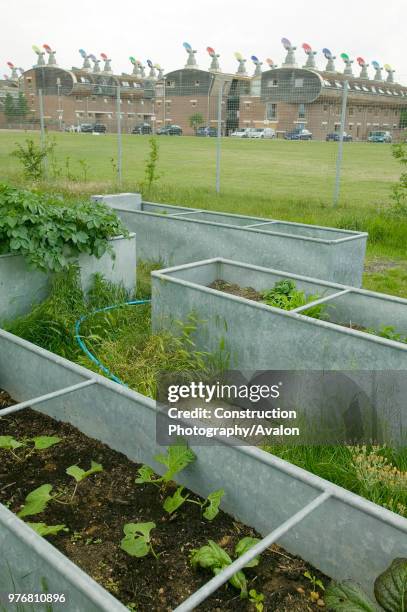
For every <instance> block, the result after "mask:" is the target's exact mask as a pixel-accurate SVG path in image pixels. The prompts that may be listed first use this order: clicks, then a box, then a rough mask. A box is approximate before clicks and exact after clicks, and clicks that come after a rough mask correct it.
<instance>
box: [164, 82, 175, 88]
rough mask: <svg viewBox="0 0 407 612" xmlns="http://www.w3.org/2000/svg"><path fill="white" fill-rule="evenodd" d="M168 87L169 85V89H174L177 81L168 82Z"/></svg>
mask: <svg viewBox="0 0 407 612" xmlns="http://www.w3.org/2000/svg"><path fill="white" fill-rule="evenodd" d="M166 85H167V87H171V88H173V87H175V81H167V83H166Z"/></svg>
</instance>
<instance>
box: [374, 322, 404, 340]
mask: <svg viewBox="0 0 407 612" xmlns="http://www.w3.org/2000/svg"><path fill="white" fill-rule="evenodd" d="M366 332H367V333H368V334H374V335H375V336H379V337H380V338H387V339H388V340H394V341H395V342H406V343H407V337H405V336H402V335H401V334H399V333H398V332H396V330H395V328H394V327H393V325H383V326H382V327H381V328H380V329H379V331H377V330H375V329H370V328H369V329H367V330H366Z"/></svg>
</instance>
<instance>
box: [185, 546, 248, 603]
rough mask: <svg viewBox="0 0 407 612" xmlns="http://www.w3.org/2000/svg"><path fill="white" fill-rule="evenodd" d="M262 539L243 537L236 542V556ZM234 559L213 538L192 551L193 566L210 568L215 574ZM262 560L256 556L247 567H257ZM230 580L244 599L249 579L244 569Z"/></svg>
mask: <svg viewBox="0 0 407 612" xmlns="http://www.w3.org/2000/svg"><path fill="white" fill-rule="evenodd" d="M259 541H260V540H259V539H258V538H250V537H246V538H242V539H241V540H239V542H238V543H237V544H236V547H235V557H236V558H238V557H241V556H242V555H243V554H244V553H245V552H247V551H248V550H249V549H250V548H252V546H254V545H255V544H257V542H259ZM232 562H233V561H232V559H231V558H230V556H229V555H228V553H227V552H226V551H225V550H223V548H221V547H220V546H219V545H218V544H216V542H214V541H213V540H208V545H207V546H202V547H201V548H199V549H195V550H192V551H191V558H190V563H191V565H192V567H197V566H200V567H203V568H205V569H210V570H212V572H213V573H214V574H215V576H216V575H217V574H219V573H220V572H221V571H222V570H223V569H225V567H228V565H231V564H232ZM259 562H260V558H259V557H255V558H254V559H252V560H251V561H250V562H249V563H248V564H247V565H245V567H255V566H256V565H258V564H259ZM229 582H230V584H231V585H232V586H234V587H235V588H236V589H239V590H240V597H241V598H242V599H244V598H246V597H247V596H248V593H247V580H246V576H245V574H244V572H243V571H242V570H240V571H238V572H236V574H234V575H233V576H232V578H230V579H229Z"/></svg>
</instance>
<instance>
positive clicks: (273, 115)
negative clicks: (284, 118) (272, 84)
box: [266, 102, 277, 121]
mask: <svg viewBox="0 0 407 612" xmlns="http://www.w3.org/2000/svg"><path fill="white" fill-rule="evenodd" d="M266 119H268V120H269V121H270V120H271V119H277V104H272V103H271V102H268V104H267V107H266Z"/></svg>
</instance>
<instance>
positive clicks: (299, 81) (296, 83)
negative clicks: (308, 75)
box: [294, 79, 304, 87]
mask: <svg viewBox="0 0 407 612" xmlns="http://www.w3.org/2000/svg"><path fill="white" fill-rule="evenodd" d="M294 87H304V79H294Z"/></svg>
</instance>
